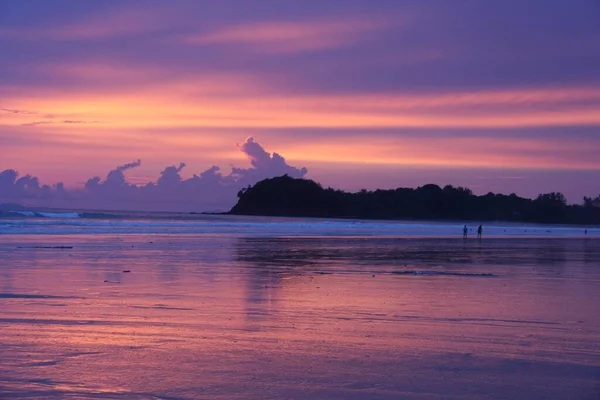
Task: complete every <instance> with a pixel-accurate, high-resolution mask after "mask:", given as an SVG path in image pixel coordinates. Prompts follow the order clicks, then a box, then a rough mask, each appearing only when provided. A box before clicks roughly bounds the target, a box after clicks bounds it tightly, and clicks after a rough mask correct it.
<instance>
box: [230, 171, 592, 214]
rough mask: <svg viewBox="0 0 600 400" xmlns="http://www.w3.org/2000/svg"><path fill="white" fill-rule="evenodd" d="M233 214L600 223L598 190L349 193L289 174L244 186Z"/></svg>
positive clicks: (447, 189) (461, 189)
mask: <svg viewBox="0 0 600 400" xmlns="http://www.w3.org/2000/svg"><path fill="white" fill-rule="evenodd" d="M229 214H235V215H263V216H286V217H321V218H359V219H430V220H460V221H514V222H536V223H556V224H581V225H600V196H598V197H596V198H589V197H585V198H584V199H583V203H582V204H567V200H566V198H565V196H564V195H563V194H562V193H558V192H552V193H543V194H540V195H539V196H538V197H536V198H535V199H528V198H523V197H519V196H517V195H515V194H514V193H513V194H510V195H506V194H498V193H488V194H485V195H480V196H478V195H475V194H473V192H472V191H471V190H470V189H468V188H464V187H454V186H451V185H447V186H445V187H443V188H442V187H440V186H438V185H434V184H428V185H424V186H420V187H418V188H415V189H413V188H398V189H389V190H381V189H378V190H373V191H369V190H364V189H363V190H361V191H359V192H356V193H349V192H344V191H342V190H336V189H332V188H323V187H322V186H321V185H320V184H318V183H317V182H315V181H312V180H310V179H295V178H291V177H289V176H287V175H286V176H281V177H277V178H271V179H265V180H262V181H260V182H258V183H257V184H255V185H254V186H249V187H247V188H244V189H242V190H240V192H239V193H238V202H237V204H236V205H235V206H234V207H233V208H232V209H231V211H229Z"/></svg>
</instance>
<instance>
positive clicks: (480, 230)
mask: <svg viewBox="0 0 600 400" xmlns="http://www.w3.org/2000/svg"><path fill="white" fill-rule="evenodd" d="M482 233H483V227H482V226H481V225H479V227H478V228H477V238H478V239H481V234H482Z"/></svg>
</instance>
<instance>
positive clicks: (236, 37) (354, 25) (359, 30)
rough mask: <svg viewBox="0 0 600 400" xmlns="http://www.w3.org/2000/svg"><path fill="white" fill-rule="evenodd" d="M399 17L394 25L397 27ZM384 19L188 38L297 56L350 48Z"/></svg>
mask: <svg viewBox="0 0 600 400" xmlns="http://www.w3.org/2000/svg"><path fill="white" fill-rule="evenodd" d="M399 21H401V19H400V18H398V19H396V21H395V25H399ZM390 25H391V24H390V21H389V20H388V19H385V18H374V19H367V18H360V19H359V18H355V17H352V18H346V19H337V20H308V21H265V22H254V23H246V24H238V25H233V26H227V27H223V28H219V29H216V30H214V31H212V32H208V33H203V34H197V35H192V36H189V37H187V38H186V39H185V42H187V43H191V44H197V45H238V46H243V47H244V48H246V49H247V48H250V49H252V50H255V51H259V52H279V53H300V52H306V51H316V50H327V49H335V48H338V47H343V46H347V45H350V44H351V43H353V42H355V41H357V40H358V39H359V38H360V37H361V36H362V35H364V34H366V33H369V32H374V31H378V30H381V29H383V28H386V27H388V26H390Z"/></svg>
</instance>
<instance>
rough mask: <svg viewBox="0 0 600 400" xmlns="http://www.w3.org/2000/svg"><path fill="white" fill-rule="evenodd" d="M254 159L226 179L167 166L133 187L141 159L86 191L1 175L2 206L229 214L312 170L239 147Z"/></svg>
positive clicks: (250, 143)
mask: <svg viewBox="0 0 600 400" xmlns="http://www.w3.org/2000/svg"><path fill="white" fill-rule="evenodd" d="M238 147H239V149H240V150H241V151H242V152H243V153H244V154H246V156H247V157H248V159H249V160H250V164H251V167H250V168H236V167H234V168H232V171H231V172H230V173H229V174H228V175H223V174H222V172H221V169H220V168H219V167H218V166H212V167H210V168H209V169H207V170H205V171H203V172H201V173H200V174H199V175H197V174H194V175H193V176H192V177H191V178H189V179H183V178H182V177H181V172H182V170H183V169H184V168H185V166H186V164H185V163H183V162H182V163H180V164H179V165H178V166H175V165H173V166H167V167H166V168H164V169H163V171H162V172H161V173H160V176H159V177H158V179H157V180H156V182H147V183H146V184H143V185H135V184H131V183H128V182H127V179H126V176H125V172H126V171H128V170H130V169H134V168H137V167H139V166H140V165H141V160H136V161H133V162H130V163H127V164H124V165H120V166H117V167H116V168H115V169H113V170H111V171H109V172H108V173H107V175H106V178H104V179H102V178H100V177H99V176H96V177H93V178H90V179H88V180H87V182H86V183H85V186H84V188H83V189H71V190H67V189H65V188H64V185H63V184H62V183H57V184H55V185H52V186H50V185H41V184H40V182H39V180H38V178H36V177H33V176H31V175H25V176H23V177H20V178H19V174H18V172H17V171H15V170H13V169H7V170H5V171H3V172H0V201H3V202H20V203H24V204H27V205H31V206H46V207H50V206H51V207H63V208H84V209H133V210H160V211H206V210H227V209H229V208H230V207H231V206H233V204H234V203H235V200H236V194H237V192H238V191H239V190H240V189H241V188H242V187H245V186H247V185H253V184H254V183H256V182H258V181H259V180H261V179H265V178H271V177H275V176H280V175H284V174H288V175H290V176H293V177H295V178H302V177H304V176H305V175H306V174H307V172H308V171H307V169H306V168H296V167H293V166H291V165H289V164H288V163H287V162H286V161H285V159H284V158H283V157H282V156H281V155H279V154H277V153H273V154H272V155H271V154H270V153H268V152H267V151H266V150H265V149H264V148H263V147H262V146H261V145H260V144H259V143H258V142H256V141H255V140H254V138H253V137H249V138H248V139H246V141H245V142H244V143H243V144H241V145H238Z"/></svg>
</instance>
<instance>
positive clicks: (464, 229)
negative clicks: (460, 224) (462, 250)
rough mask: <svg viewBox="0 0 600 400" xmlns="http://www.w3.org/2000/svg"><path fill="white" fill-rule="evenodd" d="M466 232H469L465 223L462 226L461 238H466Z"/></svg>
mask: <svg viewBox="0 0 600 400" xmlns="http://www.w3.org/2000/svg"><path fill="white" fill-rule="evenodd" d="M468 233H469V228H467V225H465V226H464V228H463V239H466V238H467V234H468Z"/></svg>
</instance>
